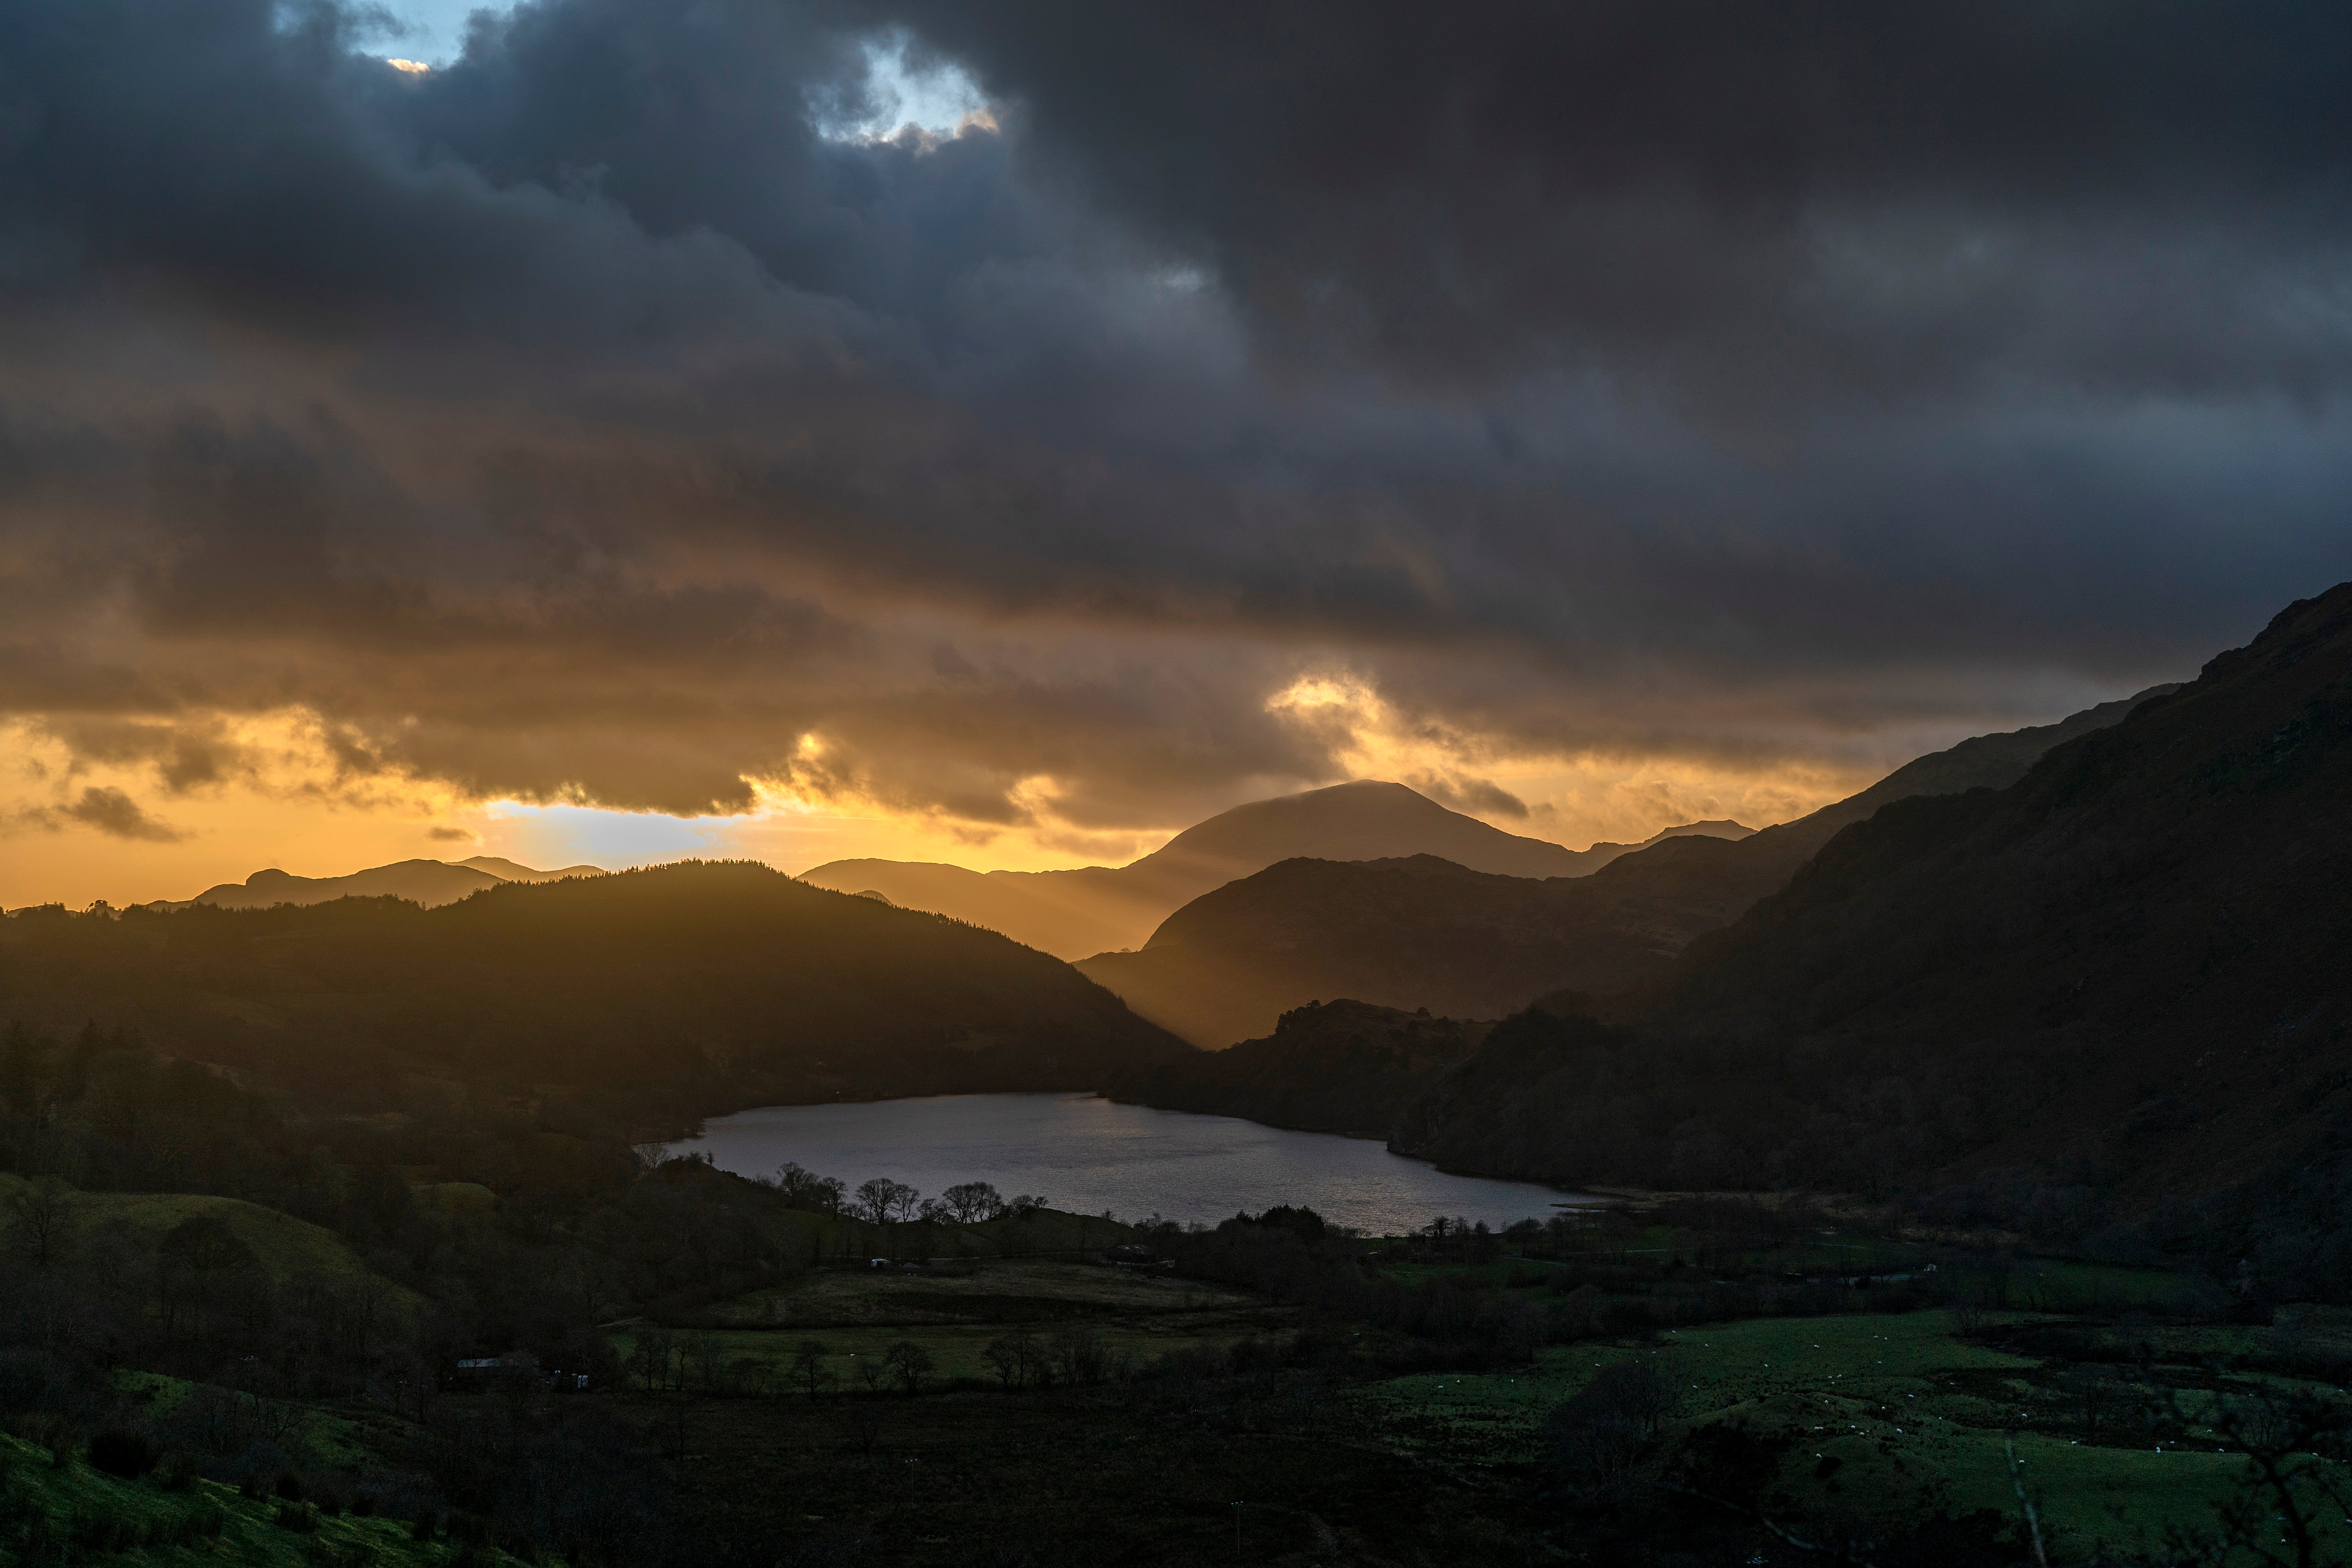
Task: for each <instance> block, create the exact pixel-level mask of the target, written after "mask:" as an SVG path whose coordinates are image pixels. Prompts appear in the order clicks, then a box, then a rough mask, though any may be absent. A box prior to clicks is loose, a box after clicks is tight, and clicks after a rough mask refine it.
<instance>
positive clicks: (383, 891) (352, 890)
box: [144, 855, 607, 910]
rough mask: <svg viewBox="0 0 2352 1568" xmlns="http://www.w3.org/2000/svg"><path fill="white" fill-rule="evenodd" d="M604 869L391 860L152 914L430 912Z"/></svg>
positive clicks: (240, 888)
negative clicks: (200, 907) (323, 909)
mask: <svg viewBox="0 0 2352 1568" xmlns="http://www.w3.org/2000/svg"><path fill="white" fill-rule="evenodd" d="M606 874H607V873H606V872H605V870H604V868H603V867H602V866H586V865H582V866H566V867H564V868H562V870H560V871H541V870H537V869H534V868H531V867H529V866H523V865H519V864H517V863H516V862H514V861H512V860H507V859H502V858H499V857H498V856H495V855H477V856H475V857H474V858H472V859H470V860H454V861H452V860H395V861H394V862H393V863H392V864H390V865H388V866H371V867H369V868H366V869H365V870H362V871H353V872H351V873H349V874H348V875H346V876H341V877H297V876H294V875H292V874H290V873H289V872H285V871H281V870H278V869H277V868H275V867H272V868H269V869H268V870H265V871H256V872H255V873H254V874H253V875H252V876H250V877H247V879H245V880H244V881H242V882H222V883H220V884H218V885H217V886H215V887H210V888H206V889H205V890H204V891H203V892H201V893H198V894H197V895H196V896H195V897H194V898H193V899H188V900H182V901H179V902H170V901H165V900H157V901H155V902H154V903H152V904H148V905H146V906H144V907H145V908H148V909H153V910H184V909H186V908H187V907H189V905H191V904H211V905H214V906H215V907H217V908H220V909H225V910H266V909H272V908H275V907H276V906H278V905H279V904H296V905H307V904H323V903H329V902H331V901H333V900H336V899H385V898H390V899H406V900H408V901H409V902H410V903H413V904H422V905H424V906H425V908H426V909H433V908H436V907H437V906H439V905H442V904H454V903H456V902H457V900H459V899H464V898H470V897H472V896H473V895H474V894H476V893H478V892H480V891H481V890H482V889H485V888H495V887H498V886H499V885H501V884H502V883H507V882H554V881H561V880H562V879H564V878H566V877H602V876H604V875H606Z"/></svg>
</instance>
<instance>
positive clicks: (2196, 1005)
mask: <svg viewBox="0 0 2352 1568" xmlns="http://www.w3.org/2000/svg"><path fill="white" fill-rule="evenodd" d="M2347 1026H2352V584H2347V585H2344V586H2340V587H2337V588H2336V589H2334V590H2332V591H2330V592H2329V593H2328V594H2326V595H2323V596H2321V597H2319V598H2317V599H2313V600H2306V601H2303V602H2300V603H2297V604H2295V605H2291V606H2289V607H2288V608H2287V609H2286V610H2285V611H2284V612H2283V613H2282V614H2280V615H2279V616H2278V617H2277V618H2276V619H2275V620H2273V622H2272V623H2271V625H2270V626H2269V627H2268V629H2266V630H2265V631H2264V632H2263V635H2262V636H2261V637H2259V638H2257V639H2256V640H2255V641H2254V642H2253V643H2252V645H2251V646H2250V647H2245V648H2242V649H2239V650H2236V651H2233V652H2231V653H2226V654H2223V655H2222V656H2221V657H2220V658H2216V659H2215V660H2213V661H2212V663H2210V665H2208V666H2207V667H2206V668H2205V671H2204V672H2203V674H2202V675H2201V676H2200V678H2199V679H2198V680H2197V681H2195V682H2194V683H2193V684H2191V685H2189V686H2188V687H2186V688H2184V689H2180V690H2179V691H2178V692H2177V693H2175V694H2174V695H2172V696H2169V697H2165V698H2159V699H2158V700H2153V701H2150V702H2147V703H2145V704H2143V705H2142V706H2140V707H2139V708H2138V709H2137V710H2135V711H2134V712H2133V713H2132V714H2131V715H2130V717H2129V718H2128V719H2126V721H2124V722H2123V723H2121V724H2118V725H2116V726H2114V727H2112V728H2108V729H2104V730H2100V731H2095V732H2093V733H2090V734H2087V735H2084V736H2083V737H2081V738H2079V739H2077V740H2075V741H2073V742H2069V743H2067V744H2065V745H2063V746H2061V747H2059V748H2057V749H2055V750H2053V751H2052V752H2049V753H2048V754H2046V755H2045V756H2043V757H2042V760H2041V761H2040V762H2039V763H2036V764H2035V765H2034V767H2033V769H2032V772H2031V773H2028V774H2027V775H2026V776H2025V778H2024V779H2023V780H2021V782H2020V783H2018V784H2015V785H2013V786H2012V787H2011V788H2009V789H2007V790H2001V791H1990V790H1980V791H1975V792H1972V793H1970V794H1968V795H1948V796H1937V797H1920V798H1915V799H1912V800H1908V801H1903V802H1899V803H1896V804H1895V805H1890V806H1887V807H1885V808H1884V809H1882V810H1880V811H1879V812H1878V813H1877V814H1876V815H1875V816H1873V817H1872V818H1871V819H1870V820H1868V821H1867V822H1864V823H1858V824H1855V825H1853V826H1849V827H1847V828H1845V829H1844V830H1843V832H1841V833H1840V834H1839V835H1838V836H1837V837H1835V838H1834V839H1832V841H1831V842H1830V844H1829V845H1828V846H1827V847H1824V848H1823V849H1822V852H1821V854H1820V855H1819V856H1817V857H1816V858H1814V859H1813V860H1812V861H1811V863H1810V864H1809V865H1808V866H1806V867H1805V868H1804V869H1803V870H1802V871H1801V873H1800V874H1798V875H1797V876H1796V877H1795V878H1794V879H1792V880H1791V881H1790V885H1789V886H1788V887H1787V889H1785V890H1783V891H1781V892H1780V893H1778V894H1777V895H1775V896H1774V897H1772V898H1770V899H1768V900H1764V901H1763V902H1762V903H1760V904H1759V905H1758V906H1757V907H1756V908H1755V909H1754V910H1750V911H1749V912H1748V915H1747V916H1746V917H1745V918H1744V919H1742V920H1741V921H1739V922H1738V924H1737V925H1735V926H1733V927H1731V928H1730V929H1728V930H1726V931H1720V932H1717V933H1715V934H1713V935H1711V936H1708V937H1706V938H1703V939H1701V940H1700V941H1698V942H1694V943H1693V944H1692V945H1691V947H1690V949H1689V951H1688V952H1686V953H1685V955H1684V957H1683V958H1682V960H1681V961H1680V962H1679V963H1678V964H1677V965H1676V966H1675V971H1674V973H1673V974H1672V975H1671V977H1670V979H1669V981H1668V983H1667V984H1666V986H1665V987H1664V990H1663V992H1662V993H1661V994H1659V996H1657V997H1656V998H1655V999H1654V1000H1653V1001H1652V1002H1651V1003H1650V1004H1649V1005H1647V1006H1646V1007H1645V1008H1644V1010H1643V1011H1642V1012H1641V1013H1639V1014H1638V1015H1636V1016H1634V1017H1633V1018H1632V1019H1631V1020H1630V1022H1629V1026H1628V1029H1627V1030H1626V1031H1623V1032H1618V1031H1611V1030H1606V1029H1601V1028H1600V1027H1598V1026H1591V1025H1589V1024H1587V1025H1581V1026H1567V1025H1559V1026H1554V1025H1549V1024H1546V1023H1543V1022H1542V1021H1540V1020H1536V1021H1530V1022H1528V1023H1526V1024H1523V1025H1520V1026H1506V1027H1505V1028H1503V1029H1498V1030H1497V1031H1496V1035H1495V1037H1493V1039H1492V1040H1490V1042H1489V1044H1488V1045H1487V1047H1486V1048H1485V1049H1484V1050H1482V1052H1481V1053H1480V1056H1479V1057H1478V1058H1475V1059H1474V1060H1473V1062H1472V1063H1470V1064H1469V1065H1468V1066H1467V1067H1465V1069H1464V1071H1463V1072H1462V1073H1461V1074H1459V1075H1457V1076H1456V1077H1454V1079H1450V1080H1449V1081H1448V1082H1447V1083H1446V1084H1445V1085H1444V1086H1443V1087H1442V1088H1441V1089H1439V1090H1437V1091H1434V1092H1433V1094H1432V1095H1431V1096H1430V1097H1429V1098H1427V1099H1426V1100H1424V1101H1423V1104H1422V1105H1421V1106H1420V1107H1419V1108H1417V1110H1416V1111H1415V1112H1414V1114H1413V1115H1412V1117H1410V1118H1409V1119H1408V1125H1407V1126H1406V1128H1405V1129H1404V1130H1403V1131H1402V1132H1401V1134H1400V1137H1399V1139H1398V1144H1399V1146H1400V1147H1401V1148H1403V1149H1406V1150H1407V1151H1409V1152H1415V1153H1421V1154H1425V1155H1429V1156H1431V1157H1433V1158H1437V1159H1441V1160H1444V1161H1445V1162H1447V1163H1454V1164H1459V1165H1469V1166H1475V1167H1477V1168H1480V1169H1486V1170H1496V1171H1510V1172H1514V1173H1525V1174H1530V1175H1534V1174H1541V1175H1546V1176H1550V1177H1554V1178H1558V1179H1565V1180H1580V1179H1581V1180H1591V1179H1608V1178H1611V1177H1614V1178H1617V1179H1621V1180H1633V1181H1649V1182H1660V1183H1664V1184H1677V1185H1706V1184H1717V1183H1738V1184H1761V1183H1777V1182H1806V1183H1823V1184H1839V1185H1846V1186H1862V1187H1870V1186H1883V1185H1885V1184H1888V1183H1897V1184H1914V1185H1916V1184H1922V1183H1927V1182H1930V1181H1936V1180H1950V1179H1953V1178H1955V1177H1958V1176H1965V1175H1967V1174H1969V1173H1971V1172H1982V1171H1985V1170H1988V1169H1991V1168H1996V1167H2001V1168H2011V1169H2018V1168H2030V1169H2033V1170H2036V1171H2039V1172H2042V1173H2044V1175H2045V1176H2046V1177H2047V1178H2048V1179H2049V1180H2051V1181H2053V1182H2057V1183H2059V1184H2076V1185H2078V1186H2081V1187H2083V1188H2084V1194H2078V1195H2084V1196H2087V1194H2090V1193H2094V1192H2118V1193H2120V1194H2123V1196H2124V1200H2125V1201H2126V1203H2130V1202H2134V1201H2137V1202H2138V1203H2139V1204H2141V1205H2142V1206H2146V1205H2152V1204H2154V1203H2156V1202H2157V1201H2158V1199H2160V1198H2162V1197H2165V1196H2168V1195H2169V1196H2173V1197H2181V1196H2186V1195H2192V1194H2200V1193H2212V1192H2217V1191H2221V1190H2222V1189H2225V1188H2230V1187H2231V1186H2233V1184H2241V1183H2243V1182H2246V1181H2249V1180H2252V1179H2255V1178H2264V1177H2267V1176H2268V1175H2269V1174H2270V1173H2274V1172H2276V1171H2278V1170H2280V1169H2282V1168H2284V1167H2289V1166H2294V1167H2297V1168H2300V1169H2302V1170H2304V1171H2305V1173H2312V1172H2318V1171H2323V1170H2327V1169H2332V1168H2333V1167H2332V1165H2331V1164H2330V1163H2329V1162H2328V1161H2325V1160H2320V1159H2318V1157H2317V1155H2316V1154H2315V1151H2318V1150H2322V1149H2325V1148H2327V1147H2329V1146H2330V1141H2331V1140H2333V1139H2336V1138H2337V1137H2338V1136H2339V1132H2338V1129H2339V1128H2341V1127H2343V1126H2345V1125H2347V1123H2346V1122H2345V1121H2343V1118H2345V1116H2346V1114H2347V1112H2352V1088H2347V1085H2352V1033H2347ZM2329 1158H2330V1160H2333V1159H2337V1158H2340V1156H2330V1157H2329ZM2312 1179H2314V1180H2316V1179H2318V1178H2317V1177H2313V1178H2312ZM2328 1179H2329V1180H2331V1181H2332V1180H2334V1179H2335V1178H2333V1177H2329V1178H2328Z"/></svg>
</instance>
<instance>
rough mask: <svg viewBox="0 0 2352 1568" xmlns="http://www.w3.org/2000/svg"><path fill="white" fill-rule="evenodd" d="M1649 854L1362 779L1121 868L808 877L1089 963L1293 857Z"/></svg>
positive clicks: (1581, 871) (1468, 862) (1739, 829)
mask: <svg viewBox="0 0 2352 1568" xmlns="http://www.w3.org/2000/svg"><path fill="white" fill-rule="evenodd" d="M1748 831H1749V830H1748V828H1746V827H1743V826H1740V825H1739V824H1738V823H1736V822H1723V823H1692V824H1689V825H1687V826H1682V827H1672V828H1668V829H1667V830H1666V831H1665V833H1664V834H1661V835H1660V836H1659V837H1668V836H1672V835H1678V834H1701V835H1709V836H1714V837H1726V838H1737V837H1745V836H1746V835H1747V834H1748ZM1652 842H1656V840H1655V839H1653V840H1652ZM1635 847H1637V846H1633V845H1626V844H1595V845H1593V846H1592V847H1591V848H1589V849H1570V848H1568V847H1565V846H1563V845H1559V844H1554V843H1551V842H1549V840H1547V839H1542V838H1528V837H1521V836H1520V835H1517V834H1514V833H1506V832H1504V831H1503V830H1502V829H1501V828H1499V827H1495V826H1490V825H1489V824H1487V823H1484V822H1481V821H1479V820H1478V819H1477V818H1476V817H1475V816H1464V815H1463V814H1462V813H1460V812H1458V811H1454V810H1451V809H1449V808H1447V807H1446V806H1444V805H1440V804H1438V803H1437V802H1436V801H1433V800H1432V799H1430V798H1429V797H1428V796H1427V795H1423V794H1422V793H1421V792H1420V791H1418V790H1415V789H1412V788H1409V787H1407V786H1406V785H1404V784H1393V783H1389V782H1387V781H1383V780H1379V779H1359V780H1356V781H1354V782H1353V783H1349V784H1331V785H1328V787H1326V788H1323V789H1312V790H1307V791H1305V792H1303V793H1301V794H1298V795H1281V796H1278V797H1276V799H1273V800H1258V801H1251V802H1249V803H1248V804H1246V805H1237V806H1234V808H1233V809H1232V810H1230V811H1223V812H1219V813H1218V814H1217V815H1216V816H1213V817H1210V818H1209V819H1208V820H1207V821H1205V822H1201V823H1197V824H1195V825H1194V826H1191V827H1188V828H1186V829H1185V830H1184V831H1183V832H1181V833H1180V834H1178V835H1177V836H1176V837H1173V838H1171V839H1170V840H1169V841H1168V842H1167V843H1166V844H1164V845H1162V846H1161V847H1160V848H1158V849H1156V850H1154V851H1153V852H1152V853H1151V854H1149V855H1146V856H1144V857H1143V858H1141V859H1139V860H1136V861H1134V862H1132V863H1131V864H1129V865H1126V866H1121V867H1116V868H1114V867H1108V866H1089V867H1086V868H1082V869H1078V870H1072V871H988V872H981V871H967V870H964V869H963V868H961V867H956V866H942V865H936V864H929V863H919V862H907V861H898V860H835V861H832V862H829V863H828V864H826V865H823V866H816V867H812V868H810V869H808V870H806V871H803V872H802V873H801V879H802V880H803V881H805V882H810V883H813V884H814V885H815V886H817V887H820V888H830V889H834V890H835V891H837V892H863V891H868V890H871V891H876V892H879V893H881V894H882V895H883V896H884V897H886V898H887V899H889V900H891V901H892V902H894V903H897V904H899V905H901V906H903V907H905V908H908V909H919V910H934V911H936V912H938V913H940V914H948V915H953V916H955V917H956V918H957V919H959V920H964V921H971V922H972V923H973V924H975V925H984V926H987V927H988V928H990V929H991V930H992V931H1003V933H1004V934H1005V935H1007V936H1010V937H1012V938H1013V940H1015V941H1016V942H1026V943H1028V944H1029V945H1031V946H1033V947H1036V948H1041V949H1043V950H1044V951H1045V952H1051V953H1055V954H1056V955H1058V956H1061V957H1064V958H1068V959H1073V960H1075V959H1078V958H1082V957H1085V956H1087V955H1088V954H1090V953H1097V952H1107V951H1114V950H1118V949H1122V948H1133V947H1139V946H1140V945H1142V943H1143V942H1144V940H1145V939H1146V938H1147V937H1149V936H1150V934H1151V931H1153V929H1154V928H1155V927H1157V926H1158V925H1159V924H1160V921H1162V920H1164V919H1166V918H1167V916H1169V915H1170V914H1171V913H1173V912H1174V911H1175V910H1177V909H1178V908H1180V907H1181V906H1182V905H1183V904H1184V903H1186V902H1187V901H1189V900H1192V899H1195V898H1198V897H1199V896H1200V895H1202V893H1205V892H1208V891H1210V890H1212V889H1215V888H1219V887H1222V886H1223V885H1224V884H1225V883H1227V882H1230V881H1234V880H1235V879H1239V878H1242V877H1247V876H1251V875H1253V874H1255V872H1258V871H1261V870H1263V869H1265V868H1266V867H1268V866H1272V865H1275V864H1277V863H1278V862H1280V861H1284V860H1292V859H1298V858H1308V859H1315V860H1338V861H1353V860H1385V859H1393V858H1399V857H1402V856H1412V855H1435V856H1439V857H1442V858H1444V859H1447V860H1451V861H1453V862H1454V863H1455V864H1457V865H1461V866H1465V867H1467V868H1470V869H1472V870H1475V871H1485V872H1488V873H1491V874H1494V875H1497V876H1507V877H1579V876H1584V875H1587V874H1589V873H1591V872H1592V871H1595V870H1598V869H1599V868H1601V867H1603V866H1606V865H1608V864H1609V863H1610V862H1611V861H1612V860H1613V859H1615V858H1617V857H1619V856H1621V855H1624V854H1628V853H1630V852H1631V851H1632V850H1633V849H1634V848H1635Z"/></svg>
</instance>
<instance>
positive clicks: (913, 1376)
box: [882, 1340, 938, 1395]
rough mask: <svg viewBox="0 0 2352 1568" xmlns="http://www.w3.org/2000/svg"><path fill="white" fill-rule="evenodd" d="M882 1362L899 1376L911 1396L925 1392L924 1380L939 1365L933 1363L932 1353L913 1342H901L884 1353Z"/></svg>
mask: <svg viewBox="0 0 2352 1568" xmlns="http://www.w3.org/2000/svg"><path fill="white" fill-rule="evenodd" d="M882 1360H883V1362H884V1363H885V1364H886V1365H887V1366H888V1367H889V1369H890V1370H891V1371H892V1372H893V1373H897V1374H898V1381H899V1382H900V1383H901V1384H905V1385H906V1389H907V1392H908V1394H910V1395H911V1394H920V1393H921V1392H922V1391H923V1379H925V1378H927V1377H929V1376H930V1375H931V1369H932V1368H933V1367H934V1366H935V1365H937V1364H938V1363H935V1362H934V1361H932V1359H931V1352H929V1351H927V1350H925V1349H924V1348H923V1347H922V1346H920V1345H919V1344H917V1343H916V1342H914V1341H912V1340H900V1341H899V1342H898V1343H897V1344H894V1345H892V1346H891V1347H890V1348H889V1349H888V1350H887V1351H884V1352H882Z"/></svg>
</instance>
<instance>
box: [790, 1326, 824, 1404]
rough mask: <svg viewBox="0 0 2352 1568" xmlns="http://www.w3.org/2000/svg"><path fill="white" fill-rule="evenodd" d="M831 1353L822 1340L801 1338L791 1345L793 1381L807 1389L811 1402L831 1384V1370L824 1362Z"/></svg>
mask: <svg viewBox="0 0 2352 1568" xmlns="http://www.w3.org/2000/svg"><path fill="white" fill-rule="evenodd" d="M832 1353H833V1352H832V1351H830V1350H829V1349H827V1348H826V1347H825V1342H824V1341H823V1340H803V1341H802V1342H800V1343H799V1344H797V1345H795V1346H793V1382H794V1383H797V1384H800V1385H801V1386H802V1387H803V1388H804V1389H806V1390H808V1396H809V1400H810V1402H811V1403H812V1404H814V1402H815V1400H816V1396H817V1395H818V1394H822V1393H824V1390H825V1389H827V1388H829V1387H831V1386H832V1384H833V1381H834V1375H833V1372H832V1370H831V1369H830V1368H828V1367H827V1366H826V1365H825V1364H824V1360H825V1357H827V1356H829V1355H831V1354H832Z"/></svg>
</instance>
